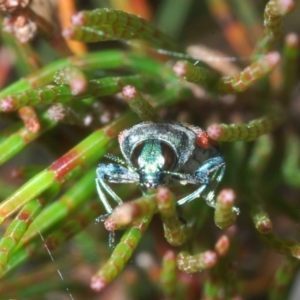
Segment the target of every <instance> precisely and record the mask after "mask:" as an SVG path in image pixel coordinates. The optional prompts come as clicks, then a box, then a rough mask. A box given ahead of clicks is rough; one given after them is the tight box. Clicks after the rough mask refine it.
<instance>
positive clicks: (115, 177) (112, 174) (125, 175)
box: [96, 164, 139, 214]
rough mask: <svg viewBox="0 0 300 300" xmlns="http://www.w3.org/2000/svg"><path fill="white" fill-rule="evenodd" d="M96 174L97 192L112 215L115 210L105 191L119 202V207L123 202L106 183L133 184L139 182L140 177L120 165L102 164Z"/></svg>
mask: <svg viewBox="0 0 300 300" xmlns="http://www.w3.org/2000/svg"><path fill="white" fill-rule="evenodd" d="M96 173H97V178H96V187H97V192H98V195H99V198H100V200H101V202H102V203H103V205H104V207H105V209H106V211H107V213H109V214H110V213H112V211H113V209H112V207H111V206H110V204H109V203H108V200H107V198H106V196H105V193H104V191H105V192H106V193H107V194H108V195H109V196H111V198H112V199H113V200H114V201H115V202H117V203H118V205H121V204H122V203H123V201H122V199H121V198H120V197H119V196H118V195H117V194H116V193H115V192H114V191H113V190H112V189H111V188H110V187H109V186H108V184H107V183H106V182H105V181H108V182H113V183H133V182H137V181H139V176H138V174H137V173H135V172H133V171H132V170H129V169H127V168H125V167H123V166H121V165H118V164H100V165H99V166H98V168H97V171H96ZM103 190H104V191H103Z"/></svg>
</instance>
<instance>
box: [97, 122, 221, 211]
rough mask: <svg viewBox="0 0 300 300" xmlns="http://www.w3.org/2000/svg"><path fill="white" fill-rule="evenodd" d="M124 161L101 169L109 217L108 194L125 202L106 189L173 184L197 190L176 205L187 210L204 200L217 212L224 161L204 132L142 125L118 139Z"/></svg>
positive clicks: (99, 178) (102, 194)
mask: <svg viewBox="0 0 300 300" xmlns="http://www.w3.org/2000/svg"><path fill="white" fill-rule="evenodd" d="M118 140H119V144H120V149H121V152H122V154H123V157H124V160H123V159H120V158H118V157H116V156H113V155H111V154H108V155H106V157H107V158H109V159H110V160H112V161H113V162H114V163H108V164H99V165H98V167H97V170H96V187H97V192H98V194H99V197H100V200H101V201H102V203H103V205H104V207H105V209H106V211H107V214H111V213H112V211H113V209H112V207H111V205H110V204H109V202H108V200H107V197H106V195H105V193H107V194H108V195H109V196H110V197H111V198H112V199H113V200H114V201H115V202H116V203H117V204H118V205H121V204H122V203H123V201H122V199H121V198H120V197H119V196H118V195H117V194H116V193H115V192H114V191H113V190H112V189H111V187H110V186H109V185H108V184H107V182H110V183H137V184H138V185H139V186H140V187H141V189H149V188H156V187H158V186H160V185H165V186H168V185H170V184H173V183H179V184H183V185H185V184H194V185H197V186H198V187H197V189H196V190H195V191H194V192H192V193H191V194H189V195H187V196H185V197H183V198H182V199H180V200H178V201H177V204H178V205H183V204H185V203H187V202H190V201H192V200H194V199H196V198H198V197H200V196H203V198H204V199H205V200H206V202H207V203H208V205H210V206H213V207H214V206H215V200H214V190H215V188H216V186H217V185H218V183H219V182H220V181H221V180H222V178H223V175H224V172H225V161H224V158H223V156H222V155H221V152H220V149H219V147H218V145H217V143H216V142H215V141H212V140H211V139H210V138H209V137H208V135H207V133H206V132H205V131H203V130H202V129H201V128H199V127H196V126H193V125H189V124H185V123H164V122H143V123H140V124H137V125H135V126H133V127H131V128H129V129H126V130H124V131H122V132H121V133H120V134H119V136H118Z"/></svg>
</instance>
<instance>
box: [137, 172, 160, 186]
mask: <svg viewBox="0 0 300 300" xmlns="http://www.w3.org/2000/svg"><path fill="white" fill-rule="evenodd" d="M140 183H141V185H143V186H145V187H146V188H148V189H153V188H156V187H158V186H159V185H160V184H162V182H161V178H160V176H158V175H157V174H155V175H150V174H140Z"/></svg>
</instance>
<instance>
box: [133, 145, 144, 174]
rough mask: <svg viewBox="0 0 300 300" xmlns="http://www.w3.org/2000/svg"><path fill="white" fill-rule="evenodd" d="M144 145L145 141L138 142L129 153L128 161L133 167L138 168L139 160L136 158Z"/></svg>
mask: <svg viewBox="0 0 300 300" xmlns="http://www.w3.org/2000/svg"><path fill="white" fill-rule="evenodd" d="M144 146H145V142H142V143H140V144H138V145H137V146H136V147H135V148H134V149H133V152H132V154H131V158H130V161H131V163H132V165H133V166H134V167H135V168H137V169H138V168H139V162H138V159H139V157H140V155H141V153H142V150H143V148H144Z"/></svg>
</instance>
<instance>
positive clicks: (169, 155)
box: [161, 143, 177, 170]
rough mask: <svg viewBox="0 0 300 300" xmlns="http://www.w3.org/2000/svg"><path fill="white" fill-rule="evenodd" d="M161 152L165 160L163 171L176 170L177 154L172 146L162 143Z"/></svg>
mask: <svg viewBox="0 0 300 300" xmlns="http://www.w3.org/2000/svg"><path fill="white" fill-rule="evenodd" d="M161 152H162V155H163V157H164V159H165V163H164V166H163V169H164V170H171V169H172V168H174V166H175V164H176V161H177V159H176V154H175V152H174V150H173V149H172V148H171V147H170V145H168V144H166V143H161Z"/></svg>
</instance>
